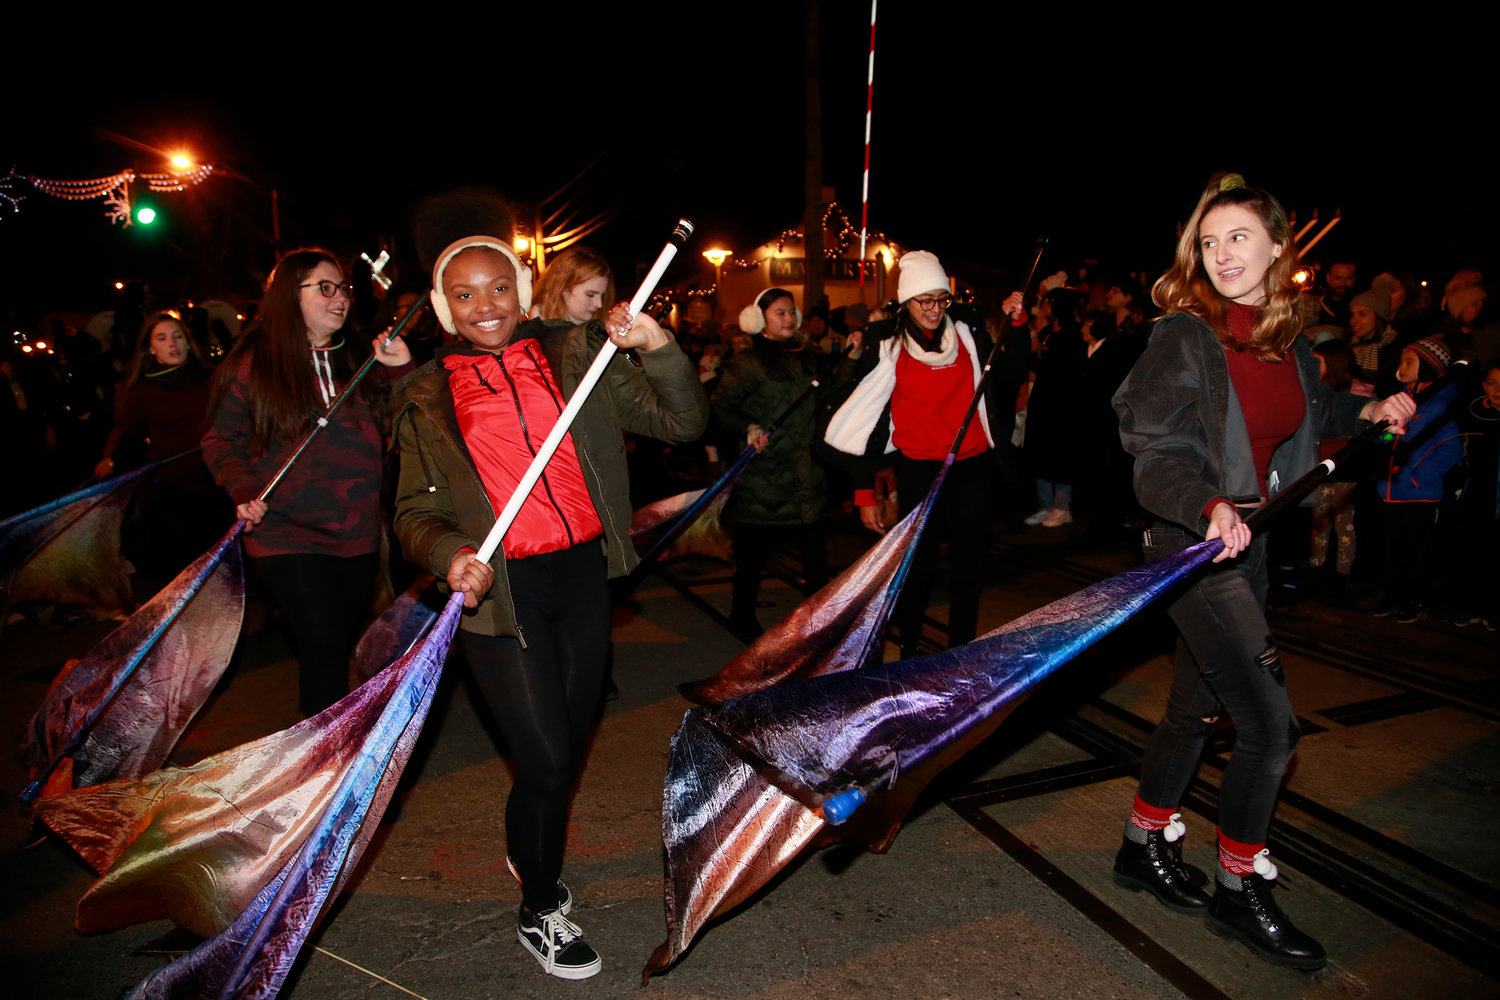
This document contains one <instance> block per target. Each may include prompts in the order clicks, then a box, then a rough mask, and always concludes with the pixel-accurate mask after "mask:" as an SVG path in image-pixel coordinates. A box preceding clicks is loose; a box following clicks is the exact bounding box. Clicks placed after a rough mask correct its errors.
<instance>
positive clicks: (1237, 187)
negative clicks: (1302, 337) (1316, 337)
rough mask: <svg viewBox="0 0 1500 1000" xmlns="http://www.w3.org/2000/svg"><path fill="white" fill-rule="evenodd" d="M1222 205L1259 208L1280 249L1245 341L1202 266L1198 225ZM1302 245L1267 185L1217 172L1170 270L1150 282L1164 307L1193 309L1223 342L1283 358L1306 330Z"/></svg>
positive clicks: (1235, 348)
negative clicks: (1301, 306) (1300, 288)
mask: <svg viewBox="0 0 1500 1000" xmlns="http://www.w3.org/2000/svg"><path fill="white" fill-rule="evenodd" d="M1220 205H1241V206H1243V207H1245V208H1248V209H1249V210H1250V211H1252V212H1254V213H1255V216H1256V218H1258V219H1259V220H1260V224H1261V225H1262V226H1264V227H1265V228H1266V232H1267V234H1269V235H1270V237H1271V241H1272V242H1273V243H1276V244H1279V245H1280V247H1281V255H1280V256H1279V257H1277V258H1276V259H1275V260H1273V261H1272V262H1271V266H1270V267H1269V268H1268V269H1267V270H1266V276H1265V289H1266V304H1265V307H1264V308H1263V309H1262V310H1261V314H1260V319H1259V320H1258V321H1257V322H1256V324H1255V329H1254V330H1253V331H1252V332H1251V336H1250V342H1249V343H1248V344H1242V343H1240V342H1239V341H1238V340H1236V339H1235V337H1234V335H1233V334H1231V333H1230V332H1229V327H1228V324H1227V322H1226V320H1225V317H1226V315H1227V314H1228V312H1229V303H1228V301H1227V300H1226V299H1225V298H1224V297H1223V296H1222V295H1220V294H1219V293H1218V291H1217V290H1216V289H1215V288H1214V286H1213V283H1212V282H1211V281H1209V279H1208V271H1207V270H1206V269H1205V268H1204V266H1203V248H1202V245H1201V244H1200V242H1199V234H1198V230H1199V228H1200V226H1201V225H1202V223H1203V216H1204V215H1205V214H1207V213H1208V212H1209V211H1210V210H1211V209H1214V208H1218V207H1219V206H1220ZM1296 273H1297V249H1296V247H1295V246H1293V245H1292V227H1291V224H1290V223H1289V222H1288V221H1287V217H1286V212H1285V211H1284V210H1283V209H1282V207H1281V203H1280V202H1278V201H1277V200H1276V199H1275V198H1274V197H1273V196H1272V195H1271V194H1270V192H1268V191H1262V190H1261V189H1260V188H1253V187H1246V186H1245V183H1244V179H1243V178H1241V177H1240V176H1239V175H1238V174H1224V173H1221V174H1215V175H1214V176H1213V178H1212V179H1211V180H1210V181H1209V182H1208V187H1206V188H1204V190H1203V197H1201V198H1199V199H1198V207H1197V208H1195V209H1193V214H1192V217H1191V218H1189V219H1188V221H1187V225H1186V226H1184V227H1183V229H1182V237H1181V238H1180V239H1178V241H1177V257H1176V260H1175V261H1173V263H1172V266H1171V267H1169V268H1167V271H1166V273H1165V274H1163V275H1162V276H1161V277H1160V278H1157V279H1156V284H1155V285H1153V286H1151V298H1152V299H1153V300H1154V301H1155V302H1156V304H1157V306H1158V307H1160V308H1161V310H1162V311H1163V312H1165V313H1179V312H1180V313H1189V314H1191V315H1193V316H1197V317H1198V318H1199V319H1201V320H1203V321H1204V322H1205V323H1207V324H1208V325H1209V327H1210V328H1212V330H1213V331H1214V333H1215V334H1216V335H1217V336H1218V338H1219V342H1220V343H1222V344H1223V345H1224V346H1225V347H1227V348H1228V349H1230V350H1232V351H1247V350H1248V351H1254V352H1255V354H1256V355H1257V356H1259V357H1260V358H1262V359H1263V360H1266V361H1281V360H1282V359H1283V358H1284V357H1285V356H1286V352H1287V351H1288V350H1289V349H1290V348H1291V346H1292V344H1293V342H1295V341H1296V339H1297V336H1298V335H1299V334H1300V333H1301V331H1302V323H1301V321H1300V320H1299V319H1298V318H1297V313H1296V310H1295V309H1294V308H1293V305H1294V303H1295V302H1296V299H1297V283H1296V282H1295V281H1293V280H1292V275H1294V274H1296Z"/></svg>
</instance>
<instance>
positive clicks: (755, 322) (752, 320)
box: [740, 288, 802, 333]
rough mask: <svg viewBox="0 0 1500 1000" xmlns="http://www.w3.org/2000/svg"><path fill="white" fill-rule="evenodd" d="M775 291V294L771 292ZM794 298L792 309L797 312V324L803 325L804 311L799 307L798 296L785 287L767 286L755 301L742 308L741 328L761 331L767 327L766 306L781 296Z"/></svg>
mask: <svg viewBox="0 0 1500 1000" xmlns="http://www.w3.org/2000/svg"><path fill="white" fill-rule="evenodd" d="M772 292H775V293H776V294H775V295H772V294H771V293H772ZM782 297H785V298H789V299H791V300H792V310H793V311H794V312H795V313H796V314H797V325H798V326H801V325H802V311H801V310H800V309H798V308H797V297H796V296H795V295H793V294H792V293H791V292H789V291H787V290H786V289H785V288H767V289H766V290H765V291H763V292H761V293H760V294H759V295H757V296H756V297H755V301H754V302H752V303H750V304H749V305H748V306H746V307H745V308H743V309H741V310H740V329H741V330H743V331H744V332H746V333H760V331H762V330H764V329H765V328H766V306H768V305H770V304H771V303H772V302H775V301H776V300H777V299H779V298H782Z"/></svg>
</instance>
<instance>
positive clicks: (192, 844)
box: [37, 595, 463, 998]
mask: <svg viewBox="0 0 1500 1000" xmlns="http://www.w3.org/2000/svg"><path fill="white" fill-rule="evenodd" d="M462 607H463V597H462V595H454V596H453V597H452V598H450V600H449V602H448V604H447V605H446V606H445V608H444V610H443V612H442V614H441V615H440V616H439V618H438V620H437V622H436V623H435V624H434V626H433V628H432V631H431V632H430V633H429V635H428V636H427V638H426V639H425V640H424V641H423V642H422V643H421V644H419V645H418V646H416V647H414V648H413V649H411V650H410V651H408V652H407V653H406V654H405V655H404V656H402V657H401V658H400V659H399V660H397V661H396V663H394V664H393V665H392V666H391V667H390V668H389V669H387V670H385V671H383V672H381V673H380V674H379V675H378V676H377V677H375V678H374V679H373V680H371V681H369V682H367V683H366V684H364V685H363V686H361V687H360V688H358V689H357V690H355V691H354V692H353V693H351V694H350V695H349V696H347V697H346V698H344V699H343V700H342V701H340V702H338V703H337V704H335V705H334V706H332V707H331V708H329V709H327V710H325V711H324V712H322V713H320V714H318V715H316V716H314V717H313V718H311V719H308V720H306V721H304V722H302V723H299V724H298V725H296V726H293V727H292V728H291V729H288V730H285V731H283V732H280V733H276V734H273V735H272V736H268V737H266V738H265V739H262V740H257V741H255V742H254V743H249V744H245V745H244V746H241V747H236V748H235V749H233V750H229V751H226V752H225V753H222V754H218V755H216V756H214V757H209V758H207V759H205V760H203V761H201V762H200V763H198V764H196V765H193V766H192V767H188V768H179V769H170V770H166V771H161V772H158V773H157V774H153V775H151V776H149V777H148V778H147V779H145V780H144V781H141V782H113V783H110V784H107V785H100V786H96V787H93V788H87V789H80V790H78V791H76V792H73V793H70V794H68V795H63V796H59V797H56V798H49V799H44V800H43V801H42V802H41V803H39V804H38V806H37V811H38V814H39V815H40V816H41V817H42V819H43V820H45V821H46V822H47V824H48V825H49V826H51V827H52V828H53V829H54V830H56V831H57V832H58V833H59V834H61V835H62V836H63V837H64V838H65V839H67V840H68V841H69V843H71V844H73V846H74V847H75V848H76V849H78V850H79V852H80V853H81V854H82V855H83V856H84V858H85V860H87V861H88V862H89V863H90V864H91V865H93V866H94V867H95V868H96V869H99V870H101V871H104V872H105V874H104V877H103V878H101V879H100V880H99V881H98V882H96V883H95V884H94V885H93V886H92V887H91V888H90V889H89V891H88V892H87V893H86V894H85V895H84V897H83V899H82V900H81V901H80V902H79V904H78V910H77V914H76V919H75V923H76V926H77V927H78V928H79V929H80V930H85V931H96V930H104V929H108V928H112V927H117V926H120V925H122V924H125V923H132V922H136V921H139V920H148V919H153V918H157V917H170V918H171V919H172V920H173V921H174V922H176V923H177V924H178V925H180V926H182V927H185V928H187V929H189V930H192V931H195V932H196V933H199V934H204V935H212V936H211V937H209V939H208V940H206V941H204V942H203V943H202V944H201V945H199V946H198V947H197V948H196V949H194V950H193V951H192V952H190V953H188V954H187V955H185V956H183V957H182V958H181V959H178V960H177V961H176V962H173V963H171V964H170V965H168V966H166V967H164V968H162V969H161V970H159V971H158V972H156V973H154V974H152V975H151V976H148V977H147V978H146V979H145V980H143V981H142V982H141V984H140V985H138V986H137V987H136V989H135V991H134V992H133V993H131V994H130V996H132V997H137V998H147V997H150V998H167V997H173V998H188V997H194V998H197V997H206V996H213V997H224V998H252V997H255V998H264V997H272V996H275V994H276V992H277V991H278V990H279V989H280V987H281V984H282V982H283V980H284V979H285V977H286V975H287V973H288V971H290V969H291V966H292V963H293V962H294V961H295V959H296V956H297V953H298V951H299V950H300V949H301V947H302V944H303V942H304V941H305V939H306V936H307V934H308V933H310V932H311V930H312V929H313V927H314V926H316V924H317V922H318V919H319V918H320V916H321V915H322V913H323V910H324V907H325V906H326V904H327V902H328V900H329V899H331V898H332V897H333V896H334V895H336V894H337V892H338V891H339V889H340V887H341V886H342V885H343V884H344V882H345V881H347V879H348V877H349V875H350V873H351V872H352V871H353V869H354V867H355V865H356V864H357V863H358V861H359V858H360V855H361V854H362V853H363V851H364V848H365V846H366V844H367V843H368V842H369V839H370V837H371V836H372V835H373V833H374V831H375V828H376V826H377V824H378V822H379V817H380V815H381V813H382V812H383V811H384V809H385V807H386V805H387V803H388V802H389V801H390V798H391V795H392V793H393V791H394V790H395V787H396V783H397V781H398V780H399V779H400V776H401V772H402V769H403V768H404V767H405V766H406V763H407V760H408V759H409V758H410V756H411V751H412V747H413V746H414V745H415V742H416V739H417V736H418V734H419V733H420V731H421V728H422V724H423V722H424V721H425V719H426V716H427V712H428V709H429V708H430V707H431V704H432V697H433V693H434V692H435V691H436V688H437V683H438V679H439V678H440V676H441V674H442V668H443V661H444V659H445V658H446V656H447V652H448V647H449V644H450V643H451V642H452V639H453V633H454V630H455V629H456V627H457V624H458V619H459V616H460V614H461V611H462Z"/></svg>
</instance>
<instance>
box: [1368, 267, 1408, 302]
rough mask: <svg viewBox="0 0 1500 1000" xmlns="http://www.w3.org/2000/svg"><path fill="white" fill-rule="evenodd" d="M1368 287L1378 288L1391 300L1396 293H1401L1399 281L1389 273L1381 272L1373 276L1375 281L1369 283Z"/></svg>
mask: <svg viewBox="0 0 1500 1000" xmlns="http://www.w3.org/2000/svg"><path fill="white" fill-rule="evenodd" d="M1370 287H1371V288H1378V289H1380V290H1381V291H1383V292H1385V293H1386V294H1387V295H1389V296H1391V297H1393V298H1394V297H1395V295H1396V293H1397V292H1399V291H1402V287H1401V279H1400V278H1398V277H1396V276H1395V275H1394V274H1392V273H1391V272H1389V271H1382V272H1380V273H1379V274H1377V275H1375V279H1374V280H1373V281H1371V282H1370Z"/></svg>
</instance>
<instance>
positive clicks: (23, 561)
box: [0, 462, 161, 629]
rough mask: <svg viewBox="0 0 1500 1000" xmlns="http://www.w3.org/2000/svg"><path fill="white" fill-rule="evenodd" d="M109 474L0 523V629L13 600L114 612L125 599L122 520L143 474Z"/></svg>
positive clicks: (126, 582)
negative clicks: (71, 605)
mask: <svg viewBox="0 0 1500 1000" xmlns="http://www.w3.org/2000/svg"><path fill="white" fill-rule="evenodd" d="M160 464H161V463H160V462H154V463H152V464H151V465H147V466H145V467H143V468H140V469H136V470H134V471H132V472H127V473H125V474H123V475H119V476H114V477H112V478H110V479H106V480H104V481H103V482H101V483H95V484H94V485H92V486H89V487H86V488H84V489H81V490H78V491H76V492H74V493H70V494H68V495H67V496H65V497H60V498H58V499H56V500H53V501H52V502H51V503H46V504H43V505H42V506H40V507H35V508H33V509H31V510H28V511H25V512H23V513H20V514H16V515H14V516H12V517H8V518H6V519H5V520H3V521H0V629H3V628H4V627H5V619H6V618H7V617H9V612H10V605H11V603H12V602H13V601H17V600H49V601H56V602H58V603H61V604H82V605H85V606H90V607H95V608H100V609H110V610H119V609H121V608H124V607H126V606H127V605H129V603H130V581H129V580H128V579H127V578H126V575H125V564H124V560H123V559H122V558H121V556H120V522H121V520H122V519H123V516H124V513H125V508H126V506H127V505H129V503H130V498H131V496H132V495H133V494H134V491H135V486H136V484H137V483H139V482H140V480H141V477H142V476H144V475H145V474H146V473H147V472H149V471H150V470H152V469H154V468H156V466H158V465H160Z"/></svg>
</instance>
